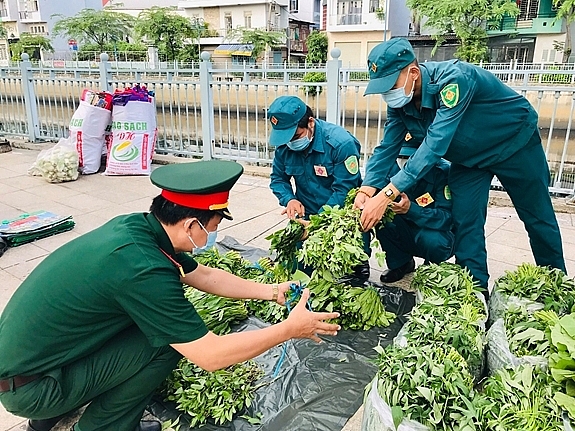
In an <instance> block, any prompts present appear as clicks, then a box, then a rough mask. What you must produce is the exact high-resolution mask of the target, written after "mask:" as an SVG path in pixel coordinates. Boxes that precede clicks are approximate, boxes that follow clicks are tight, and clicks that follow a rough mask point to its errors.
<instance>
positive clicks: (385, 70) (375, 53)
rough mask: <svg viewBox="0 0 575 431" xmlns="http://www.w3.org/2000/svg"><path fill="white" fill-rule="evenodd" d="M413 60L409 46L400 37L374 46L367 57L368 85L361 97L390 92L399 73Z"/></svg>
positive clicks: (405, 40)
mask: <svg viewBox="0 0 575 431" xmlns="http://www.w3.org/2000/svg"><path fill="white" fill-rule="evenodd" d="M414 60H415V53H414V52H413V48H412V47H411V44H410V43H409V41H408V40H407V39H404V38H402V37H397V38H394V39H391V40H390V41H387V42H383V43H380V44H379V45H376V47H375V48H373V49H372V50H371V52H370V53H369V55H368V57H367V67H368V71H369V83H368V84H367V88H366V89H365V93H364V94H363V95H364V96H366V95H368V94H383V93H386V92H388V91H389V90H391V89H392V88H393V86H394V85H395V83H396V82H397V78H398V77H399V74H400V73H401V71H402V70H403V69H404V68H406V67H407V66H409V65H410V64H411V63H413V61H414Z"/></svg>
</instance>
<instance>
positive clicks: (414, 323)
mask: <svg viewBox="0 0 575 431" xmlns="http://www.w3.org/2000/svg"><path fill="white" fill-rule="evenodd" d="M412 287H413V288H414V289H416V290H417V291H418V298H419V300H420V302H419V304H418V305H417V306H416V307H415V308H414V309H413V311H412V313H411V316H410V317H409V318H408V321H407V323H406V325H405V327H404V328H403V329H402V331H400V334H398V337H396V340H395V341H394V344H393V345H392V346H388V347H387V348H381V347H378V348H377V350H378V353H379V357H378V365H379V371H378V373H377V376H376V378H375V379H374V380H373V382H372V383H371V384H370V385H368V387H367V388H366V403H365V412H364V419H363V424H362V431H371V430H378V431H387V430H389V431H391V430H400V431H411V430H420V431H423V430H469V431H471V430H486V431H510V430H529V431H536V430H570V429H571V426H570V424H569V421H570V419H573V418H575V398H574V396H575V380H574V379H575V314H569V313H571V312H572V311H573V310H572V308H573V304H574V301H575V281H574V280H573V279H570V278H568V277H567V276H566V275H565V274H563V273H562V272H561V271H559V270H556V269H550V268H543V267H537V266H535V265H532V264H522V265H521V266H520V267H519V268H518V269H517V270H516V271H508V272H507V273H506V274H505V275H504V276H502V277H501V278H499V279H498V280H497V281H496V283H495V289H494V292H493V294H492V297H491V300H490V302H489V313H490V319H492V320H493V324H492V326H491V327H490V329H489V331H488V334H487V337H486V338H485V337H484V336H485V330H484V329H485V318H486V314H485V311H486V310H485V304H483V303H481V301H478V300H479V299H480V297H479V296H478V295H477V287H476V286H475V285H474V283H473V281H472V280H471V278H470V277H469V274H468V273H467V272H466V271H464V270H462V269H460V268H459V267H457V266H456V265H451V264H448V263H443V264H441V265H429V266H421V267H419V268H418V269H417V271H416V275H415V277H414V279H413V282H412ZM561 316H562V317H561ZM485 343H487V344H488V347H487V357H488V360H487V368H488V372H489V374H490V376H489V377H487V378H484V379H482V380H479V381H478V377H480V376H481V373H479V372H478V371H480V369H481V363H482V358H483V345H484V344H485Z"/></svg>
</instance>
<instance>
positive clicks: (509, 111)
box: [355, 38, 565, 288]
mask: <svg viewBox="0 0 575 431" xmlns="http://www.w3.org/2000/svg"><path fill="white" fill-rule="evenodd" d="M368 69H369V74H370V81H369V83H368V86H367V89H366V91H365V94H381V95H382V97H383V98H384V100H385V102H386V103H387V108H388V109H387V122H386V125H385V135H384V138H383V140H382V142H381V143H380V145H378V146H377V147H376V149H375V150H374V155H373V157H372V159H373V162H371V163H382V164H383V165H384V166H385V165H387V166H389V164H390V163H392V162H393V161H394V160H395V158H396V157H397V155H398V153H399V150H400V148H401V145H402V142H403V139H404V136H405V134H406V133H408V132H409V133H410V134H411V135H412V136H413V137H414V138H415V139H417V140H421V141H422V144H421V145H420V147H419V148H418V149H417V151H416V152H415V154H414V155H413V156H412V157H411V158H410V159H409V161H408V162H407V164H406V165H405V167H404V169H402V170H401V171H400V172H398V173H397V174H396V175H394V176H393V177H392V178H391V181H390V182H389V183H388V184H387V185H386V186H385V187H383V189H382V190H381V191H380V192H379V193H377V194H375V195H374V193H375V192H376V190H375V189H373V188H371V187H366V188H365V189H364V190H365V191H366V192H367V193H369V194H370V195H372V196H373V197H372V198H371V199H368V198H367V196H366V195H365V194H362V193H360V194H358V198H357V199H356V202H355V203H356V206H357V207H359V208H363V211H362V215H361V223H362V225H363V228H364V229H366V230H368V229H370V228H371V227H373V226H374V225H375V224H376V223H377V222H378V221H379V220H380V219H381V217H382V215H383V212H384V210H385V208H386V207H387V206H388V205H389V204H390V203H391V202H392V201H393V200H395V198H396V197H397V196H399V194H400V192H402V191H404V190H406V189H407V188H408V187H411V186H413V185H414V184H415V183H417V181H418V180H419V179H420V178H422V177H423V176H424V175H425V174H426V173H427V172H428V171H429V170H430V169H431V168H432V167H433V166H435V164H436V163H437V162H438V161H439V159H440V158H442V157H443V158H445V159H446V160H448V161H450V162H451V170H450V173H449V187H450V189H451V193H452V199H453V208H452V217H453V223H454V233H455V246H454V253H455V258H456V262H457V263H458V264H460V265H462V266H465V267H467V268H469V270H470V272H471V274H472V275H473V277H475V278H476V279H477V280H478V281H479V283H480V284H481V286H483V287H484V288H487V287H488V279H489V273H488V270H487V252H486V248H485V232H484V225H485V219H486V216H487V202H488V199H489V189H490V185H491V180H492V179H493V176H494V175H496V176H497V178H498V179H499V181H500V182H501V184H502V185H503V187H505V190H506V191H507V193H508V194H509V197H510V198H511V200H512V202H513V205H514V206H515V209H516V211H517V214H518V215H519V218H520V219H521V220H522V221H523V223H524V225H525V229H526V230H527V232H528V234H529V241H530V244H531V250H532V251H533V255H534V257H535V262H536V263H537V264H538V265H542V266H551V267H554V268H559V269H561V270H563V271H565V261H564V258H563V249H562V244H561V234H560V232H559V226H558V224H557V219H556V217H555V213H554V211H553V206H552V205H551V199H550V197H549V191H548V185H549V180H550V175H549V166H548V165H547V160H546V158H545V153H544V151H543V147H542V145H541V137H540V136H539V131H538V129H537V113H536V112H535V110H534V109H533V107H532V106H531V104H530V103H529V101H528V100H527V99H525V97H523V96H522V95H520V94H518V93H516V92H515V91H514V90H512V89H511V88H509V87H508V86H506V85H505V84H503V83H502V82H501V81H500V80H499V79H497V78H496V77H495V76H494V75H493V74H491V73H490V72H488V71H486V70H484V69H481V68H480V67H477V66H473V65H471V64H468V63H465V62H462V61H459V60H450V61H443V62H426V63H424V64H418V63H417V61H416V59H415V54H414V52H413V49H412V47H411V45H410V44H409V42H408V41H407V40H405V39H402V38H397V39H392V40H390V41H387V42H384V43H381V44H379V45H377V46H376V47H375V48H374V49H373V50H372V51H371V52H370V53H369V57H368Z"/></svg>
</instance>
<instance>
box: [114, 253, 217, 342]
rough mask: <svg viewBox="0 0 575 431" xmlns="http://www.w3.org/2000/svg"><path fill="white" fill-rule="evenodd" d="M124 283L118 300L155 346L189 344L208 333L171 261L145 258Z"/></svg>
mask: <svg viewBox="0 0 575 431" xmlns="http://www.w3.org/2000/svg"><path fill="white" fill-rule="evenodd" d="M177 257H178V260H179V257H180V256H177ZM117 259H118V260H121V259H122V256H121V255H118V256H117ZM127 264H128V262H126V263H125V265H127ZM132 266H133V262H132ZM121 282H122V283H123V286H122V288H121V289H118V291H117V294H116V295H117V296H116V301H117V302H118V303H119V304H120V306H121V307H122V308H123V309H124V311H125V312H126V313H127V314H128V315H129V316H130V317H131V318H132V320H133V321H134V322H135V323H136V325H138V327H139V328H140V330H141V331H142V332H143V333H144V335H145V336H146V338H147V339H148V340H149V342H150V344H151V345H152V346H157V347H159V346H166V345H169V344H174V343H187V342H189V341H194V340H197V339H199V338H201V337H203V336H204V335H206V334H207V332H208V329H207V328H206V325H205V324H204V322H203V320H202V319H201V317H200V316H199V315H198V313H197V312H196V310H195V308H194V306H193V305H192V304H191V303H190V302H189V301H188V300H187V299H186V298H185V297H184V289H183V287H182V283H181V281H180V274H179V271H178V269H177V268H176V267H175V266H174V265H173V264H172V263H170V262H167V263H166V264H165V265H164V266H158V264H157V262H151V261H148V260H146V258H145V257H142V259H141V262H139V270H138V271H137V272H134V273H133V275H132V276H131V277H130V278H129V279H124V280H121Z"/></svg>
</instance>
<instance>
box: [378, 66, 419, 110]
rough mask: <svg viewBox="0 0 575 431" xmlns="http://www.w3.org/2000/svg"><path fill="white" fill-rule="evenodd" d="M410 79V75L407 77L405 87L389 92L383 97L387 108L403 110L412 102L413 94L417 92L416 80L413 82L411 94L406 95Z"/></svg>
mask: <svg viewBox="0 0 575 431" xmlns="http://www.w3.org/2000/svg"><path fill="white" fill-rule="evenodd" d="M408 77H409V73H408V74H407V76H406V77H405V83H404V84H403V87H400V88H396V89H395V90H389V91H388V92H386V93H383V94H382V95H381V97H382V98H383V100H384V101H385V103H386V104H387V106H389V107H390V108H395V109H398V108H403V107H404V106H405V105H407V104H408V103H409V102H411V99H413V92H414V91H415V80H413V83H412V85H411V91H410V92H409V94H405V86H406V85H407V78H408Z"/></svg>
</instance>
